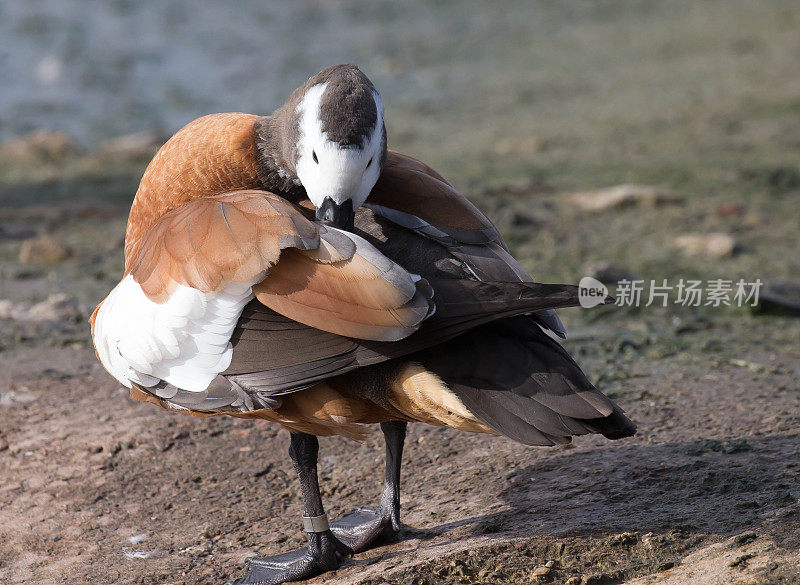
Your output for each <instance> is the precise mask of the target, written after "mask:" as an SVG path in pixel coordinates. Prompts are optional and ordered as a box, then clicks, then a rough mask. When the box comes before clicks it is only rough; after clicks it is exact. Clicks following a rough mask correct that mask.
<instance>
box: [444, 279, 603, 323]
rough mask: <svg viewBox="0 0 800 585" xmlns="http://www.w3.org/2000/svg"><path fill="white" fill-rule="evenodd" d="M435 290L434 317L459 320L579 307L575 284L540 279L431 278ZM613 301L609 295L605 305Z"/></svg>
mask: <svg viewBox="0 0 800 585" xmlns="http://www.w3.org/2000/svg"><path fill="white" fill-rule="evenodd" d="M430 284H431V285H432V286H433V289H434V290H435V291H436V293H435V297H434V302H435V303H436V314H435V315H434V318H435V319H437V320H440V319H456V318H464V317H469V316H471V315H493V316H494V317H495V319H497V318H502V317H503V316H509V317H510V316H512V315H519V314H520V313H523V312H524V313H528V312H531V313H532V312H535V311H543V310H546V309H561V308H565V307H577V306H580V299H579V296H578V287H577V286H575V285H573V284H542V283H539V282H482V281H476V280H447V279H441V280H432V281H430ZM612 302H614V299H613V298H612V297H610V296H606V298H605V299H604V301H603V303H602V304H608V303H612Z"/></svg>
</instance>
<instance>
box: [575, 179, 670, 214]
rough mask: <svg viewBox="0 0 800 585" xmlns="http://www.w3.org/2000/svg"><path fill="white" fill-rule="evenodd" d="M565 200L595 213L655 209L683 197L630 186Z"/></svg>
mask: <svg viewBox="0 0 800 585" xmlns="http://www.w3.org/2000/svg"><path fill="white" fill-rule="evenodd" d="M567 198H568V200H569V201H570V202H571V203H572V204H573V205H574V206H575V207H577V208H578V209H580V210H582V211H589V212H596V213H597V212H602V211H609V210H613V209H624V208H626V207H633V206H636V205H645V206H648V207H656V206H660V205H668V204H675V203H680V202H681V201H683V197H681V196H680V195H677V194H676V193H673V192H672V191H668V190H666V189H661V188H659V187H651V186H648V185H631V184H624V185H617V186H615V187H608V188H605V189H595V190H593V191H581V192H578V193H572V194H571V195H568V196H567Z"/></svg>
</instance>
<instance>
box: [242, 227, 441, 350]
mask: <svg viewBox="0 0 800 585" xmlns="http://www.w3.org/2000/svg"><path fill="white" fill-rule="evenodd" d="M334 233H336V232H334ZM325 235H327V234H324V236H325ZM351 237H357V236H351ZM361 242H362V244H361V245H360V246H359V248H358V249H357V250H354V253H353V254H352V256H351V257H349V258H345V259H338V260H337V259H336V256H335V249H333V250H332V248H333V246H332V245H331V244H330V242H329V241H328V240H327V239H326V238H325V237H323V239H322V241H321V243H320V246H319V248H317V249H314V250H306V251H296V250H289V251H287V252H286V253H284V255H283V256H282V258H281V260H280V262H278V263H277V264H276V265H275V267H274V268H273V269H272V270H271V271H270V274H269V277H268V278H266V279H264V280H263V281H262V282H261V283H259V284H257V285H256V286H254V287H253V292H254V293H255V295H256V298H258V300H259V301H261V302H262V303H263V304H264V305H266V306H267V307H269V308H271V309H273V310H275V311H277V312H278V313H280V314H282V315H285V316H287V317H289V318H291V319H295V320H297V321H300V322H302V323H305V324H307V325H310V326H312V327H315V328H317V329H321V330H322V331H330V332H332V333H338V334H339V335H344V336H347V337H356V338H359V339H373V340H381V341H394V340H397V339H402V338H403V337H407V336H408V335H410V334H411V333H413V332H414V331H415V330H416V329H417V327H418V326H419V324H420V323H421V322H422V320H423V319H424V318H425V316H426V315H427V314H428V312H429V311H430V304H429V301H428V298H427V296H428V295H426V291H425V290H424V289H418V287H417V285H416V284H415V283H414V281H413V280H412V278H411V277H410V275H409V274H408V273H407V272H406V271H405V270H403V269H402V268H400V266H399V265H397V264H394V263H393V262H391V261H389V260H388V259H387V258H385V257H384V256H382V255H381V254H380V253H378V252H377V250H375V249H374V248H373V247H372V246H371V245H369V244H367V242H366V241H363V240H361ZM331 260H333V261H331Z"/></svg>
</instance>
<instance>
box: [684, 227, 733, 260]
mask: <svg viewBox="0 0 800 585" xmlns="http://www.w3.org/2000/svg"><path fill="white" fill-rule="evenodd" d="M675 246H677V247H678V248H679V249H680V250H681V251H683V252H684V253H685V254H688V255H692V256H696V255H702V256H706V257H708V258H715V259H719V258H730V257H731V256H733V253H734V251H735V250H736V240H735V239H734V238H733V236H732V235H730V234H726V233H724V232H712V233H709V234H683V235H682V236H678V237H677V238H675Z"/></svg>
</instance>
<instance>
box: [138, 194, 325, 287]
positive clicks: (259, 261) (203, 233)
mask: <svg viewBox="0 0 800 585" xmlns="http://www.w3.org/2000/svg"><path fill="white" fill-rule="evenodd" d="M318 244H319V234H318V232H317V228H316V226H315V225H314V224H313V223H312V222H310V221H308V220H307V219H306V218H305V217H303V215H302V214H301V213H300V212H299V211H298V210H297V209H296V208H295V207H294V206H293V205H292V204H291V203H289V202H288V201H286V200H285V199H282V198H280V197H278V196H277V195H273V194H272V193H267V192H266V191H255V190H249V191H236V192H233V193H226V194H224V195H217V196H214V197H208V198H205V199H199V200H196V201H192V202H190V203H186V204H184V205H183V206H181V207H178V208H177V209H174V210H172V211H170V212H168V213H167V214H165V215H164V216H162V217H161V218H160V219H159V220H158V221H157V222H156V223H155V225H153V227H152V228H151V229H150V230H149V231H148V232H147V233H146V234H145V235H144V237H143V238H142V239H141V243H140V245H137V246H136V248H135V249H134V255H133V256H131V257H130V258H129V264H130V267H131V268H130V273H131V274H132V275H133V278H134V279H135V280H136V282H138V283H139V285H140V286H141V287H142V290H143V291H144V292H145V294H147V295H148V296H149V297H150V298H153V299H161V298H164V296H165V295H167V294H169V292H170V287H171V286H173V284H174V283H180V284H184V285H187V286H191V287H193V288H196V289H198V290H201V291H203V292H210V291H213V290H217V289H218V288H219V287H220V286H221V284H222V283H224V282H227V281H239V282H241V281H247V280H251V279H253V278H254V277H255V276H256V275H257V274H258V273H259V272H263V271H265V270H267V269H268V268H270V267H271V266H272V265H274V264H275V263H276V262H277V261H278V259H279V257H280V255H281V250H283V249H285V248H288V247H295V248H300V249H307V248H316V247H317V246H318Z"/></svg>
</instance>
